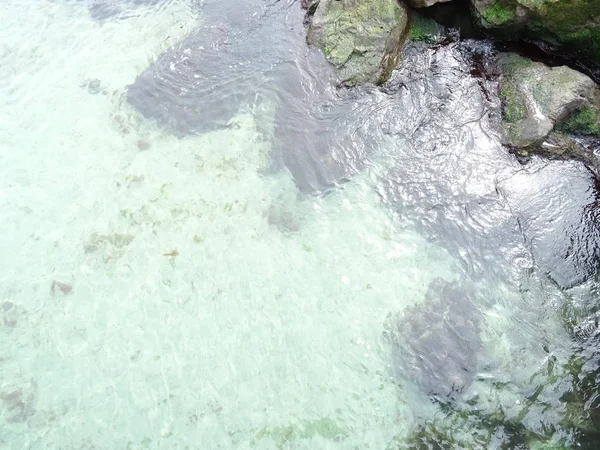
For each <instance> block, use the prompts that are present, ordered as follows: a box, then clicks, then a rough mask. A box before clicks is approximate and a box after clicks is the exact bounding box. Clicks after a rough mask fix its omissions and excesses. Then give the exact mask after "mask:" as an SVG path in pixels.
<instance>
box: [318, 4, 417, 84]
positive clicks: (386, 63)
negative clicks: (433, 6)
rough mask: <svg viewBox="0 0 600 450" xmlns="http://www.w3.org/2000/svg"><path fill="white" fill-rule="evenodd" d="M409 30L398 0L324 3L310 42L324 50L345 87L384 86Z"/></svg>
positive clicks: (402, 7) (320, 7)
mask: <svg viewBox="0 0 600 450" xmlns="http://www.w3.org/2000/svg"><path fill="white" fill-rule="evenodd" d="M313 8H314V7H313ZM309 12H310V10H309ZM407 26H408V15H407V12H406V9H405V8H404V6H403V5H401V4H400V3H399V2H398V0H361V1H358V0H320V1H319V3H318V5H317V6H316V9H315V11H314V15H313V16H312V18H311V19H310V25H309V28H308V35H307V40H308V43H309V44H313V45H316V46H319V47H320V48H322V49H323V52H324V53H325V57H326V58H327V60H328V61H329V62H330V63H331V64H332V65H333V66H334V67H335V69H336V71H337V73H338V75H339V77H340V79H341V81H342V82H343V83H344V84H346V85H351V86H353V85H356V84H363V83H374V84H382V83H384V82H385V81H386V80H387V79H388V78H389V77H390V75H391V73H392V71H393V70H394V68H395V67H396V65H397V64H398V59H399V58H400V50H401V48H402V43H403V42H404V40H405V38H406V32H407Z"/></svg>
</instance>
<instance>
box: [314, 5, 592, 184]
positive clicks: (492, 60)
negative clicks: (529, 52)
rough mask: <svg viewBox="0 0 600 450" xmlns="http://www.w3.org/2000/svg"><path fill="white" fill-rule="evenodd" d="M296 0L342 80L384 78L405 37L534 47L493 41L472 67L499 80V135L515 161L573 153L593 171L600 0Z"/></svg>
mask: <svg viewBox="0 0 600 450" xmlns="http://www.w3.org/2000/svg"><path fill="white" fill-rule="evenodd" d="M467 3H468V2H467ZM302 5H303V6H304V7H305V8H306V11H307V12H306V23H307V24H308V31H307V41H308V43H309V44H311V45H314V46H318V47H320V48H321V49H322V51H323V53H324V55H325V58H326V59H327V61H329V63H330V64H331V65H332V66H333V68H334V69H335V71H336V73H337V75H338V78H339V81H340V84H341V85H344V86H349V87H352V86H357V85H360V84H365V83H373V84H378V85H381V84H383V83H385V81H387V80H388V79H389V77H390V76H391V72H392V70H393V69H394V68H395V67H396V65H397V64H398V61H399V60H400V59H401V57H402V47H403V45H404V43H405V42H406V41H411V40H412V41H424V42H426V43H428V44H429V45H430V46H440V45H444V44H447V43H449V42H452V41H454V40H456V39H458V38H460V36H461V35H466V36H467V37H469V35H474V36H475V37H480V38H492V39H495V40H497V42H500V43H510V44H511V45H510V47H511V50H517V49H519V47H520V46H521V47H523V48H524V49H531V48H534V49H536V50H538V54H537V55H536V58H528V57H526V56H522V55H519V54H517V53H514V52H512V51H501V50H497V51H493V52H490V53H488V54H486V55H485V56H484V57H485V59H486V61H485V62H484V64H483V65H482V66H481V67H480V68H477V69H475V70H476V71H478V72H480V75H482V76H485V77H486V78H488V79H494V80H496V81H497V92H494V93H492V95H495V96H498V97H499V98H500V101H501V116H500V120H499V123H498V130H499V131H500V133H501V135H502V140H503V143H504V144H505V145H506V146H507V147H508V148H509V149H511V152H513V153H514V154H515V155H516V156H517V157H518V158H519V160H520V161H522V162H525V161H527V159H528V158H529V157H530V155H532V154H538V155H541V156H544V157H548V158H552V159H575V160H578V161H581V162H583V163H584V164H585V165H586V167H588V169H589V170H590V171H591V172H592V173H593V174H594V176H595V177H596V178H600V159H599V158H598V155H597V154H596V153H595V151H594V150H595V149H597V148H598V147H599V145H598V139H599V138H600V88H599V87H598V85H597V83H596V82H595V81H594V79H592V77H594V78H595V74H597V73H598V66H600V25H599V24H598V23H599V20H600V3H598V2H594V1H591V0H582V1H577V2H571V1H567V0H564V1H547V0H491V1H490V0H471V1H470V3H469V4H468V5H467V4H465V2H464V1H460V0H454V1H452V0H441V2H440V1H439V0H407V4H404V3H403V2H402V1H398V0H364V1H360V2H359V1H357V0H303V2H302ZM432 5H433V6H432ZM436 8H437V10H436ZM465 12H468V14H469V15H468V16H467V17H466V16H465ZM432 17H434V18H436V19H438V20H440V22H442V21H443V22H445V23H446V24H450V25H451V26H458V27H459V28H447V27H446V26H445V25H444V24H442V23H440V22H438V21H436V20H434V18H432ZM463 30H464V31H463ZM519 44H522V45H519ZM521 53H523V52H521ZM524 53H526V52H524ZM557 55H558V56H559V62H560V63H562V64H561V65H556V61H555V59H556V56H557ZM561 55H564V56H566V57H565V58H562V59H561V58H560V56H561ZM540 56H541V59H542V61H543V62H540V61H539V59H540ZM565 62H569V63H570V64H569V65H570V66H575V67H576V68H577V69H584V70H576V69H575V68H573V67H569V66H567V65H565V64H564V63H565ZM483 72H485V73H483ZM584 72H586V73H584ZM590 75H591V77H590ZM582 138H584V139H582Z"/></svg>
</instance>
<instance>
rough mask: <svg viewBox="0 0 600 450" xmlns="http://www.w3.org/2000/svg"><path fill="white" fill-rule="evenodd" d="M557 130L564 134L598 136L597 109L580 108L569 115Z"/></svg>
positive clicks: (599, 126) (599, 130)
mask: <svg viewBox="0 0 600 450" xmlns="http://www.w3.org/2000/svg"><path fill="white" fill-rule="evenodd" d="M558 130H559V131H562V132H564V133H572V134H583V135H590V136H600V113H599V111H598V109H597V108H593V107H586V108H582V109H580V110H578V111H575V112H574V113H573V114H571V115H570V116H569V118H568V119H567V120H565V122H564V123H563V124H561V125H560V126H559V127H558Z"/></svg>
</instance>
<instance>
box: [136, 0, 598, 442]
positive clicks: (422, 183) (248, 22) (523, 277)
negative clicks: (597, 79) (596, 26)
mask: <svg viewBox="0 0 600 450" xmlns="http://www.w3.org/2000/svg"><path fill="white" fill-rule="evenodd" d="M442 8H445V7H442V6H440V7H439V9H438V11H442ZM201 11H202V14H201V15H202V24H201V25H200V26H199V27H198V29H196V30H193V31H192V32H191V33H190V34H189V36H188V37H186V38H185V39H184V40H183V41H181V42H180V43H178V44H176V45H175V46H173V47H172V48H170V49H169V50H167V51H166V52H165V53H163V54H162V55H160V56H158V58H157V59H156V61H155V62H153V63H152V64H151V65H150V66H149V67H148V68H147V69H146V70H145V71H144V72H142V73H141V74H140V75H139V76H138V77H137V79H136V80H135V82H134V83H133V84H132V85H131V86H130V87H129V88H128V93H127V99H128V101H129V103H130V104H131V105H132V106H133V107H134V108H136V109H137V110H138V111H139V112H140V113H141V114H142V115H143V116H144V117H145V118H147V119H150V120H155V121H157V122H158V124H159V125H160V126H162V127H164V128H166V129H168V130H170V131H171V132H172V133H174V134H175V135H177V136H179V137H181V138H182V139H185V137H186V136H191V135H196V134H202V133H205V132H209V131H213V130H219V129H227V128H228V127H230V126H231V124H230V121H231V119H232V118H233V117H234V116H235V115H236V114H237V113H238V112H239V111H242V110H245V111H250V112H252V113H253V114H254V115H255V116H256V118H257V121H258V122H259V123H261V124H262V130H263V133H264V135H265V136H266V138H267V139H268V141H269V142H270V143H271V147H272V152H271V159H272V168H271V170H272V171H273V172H278V171H282V170H283V171H285V172H287V173H289V175H290V176H291V177H292V178H293V179H294V181H295V183H296V185H297V187H298V189H299V192H300V195H301V196H305V197H311V196H321V195H327V194H331V193H332V192H337V191H343V190H344V189H346V187H347V186H348V185H352V184H353V183H354V182H355V181H354V180H355V178H356V177H358V176H359V175H366V178H367V179H368V183H369V189H372V190H373V191H374V192H376V193H377V194H378V196H379V198H380V201H381V204H382V206H383V207H384V208H386V210H387V211H388V213H389V215H390V217H391V218H393V220H394V221H395V222H396V223H397V224H398V226H400V227H411V228H415V229H417V230H419V231H420V233H422V234H423V235H424V236H426V238H427V239H429V240H430V241H432V242H435V243H437V244H439V245H440V246H442V247H444V248H446V249H447V250H448V251H449V252H450V253H451V254H452V255H453V256H454V257H455V258H457V260H458V261H460V265H461V268H462V271H463V276H462V279H461V281H460V284H456V285H455V284H452V285H450V284H444V283H445V282H440V283H438V284H437V285H433V284H432V286H431V288H430V290H429V291H428V294H427V296H426V298H425V300H424V302H425V303H424V304H423V305H420V306H417V307H415V308H414V309H407V310H405V311H404V316H402V317H401V318H399V319H398V320H397V321H396V322H394V324H392V325H390V326H389V329H388V330H387V333H388V334H389V335H390V336H392V339H391V341H393V345H395V346H396V351H392V353H393V355H394V358H395V359H397V360H400V362H399V363H397V364H398V365H399V366H400V369H398V373H400V374H401V377H404V378H406V379H409V380H412V381H414V382H415V383H416V384H417V385H418V386H419V387H420V388H421V389H422V390H423V391H425V393H426V394H428V395H429V394H433V395H434V396H435V397H436V398H437V399H438V400H439V398H440V397H443V398H444V399H445V400H444V402H446V400H448V399H452V396H455V395H456V393H457V392H458V393H462V392H466V391H467V389H468V388H469V386H470V385H471V383H472V382H473V381H472V380H473V379H476V378H478V377H479V381H480V382H482V383H483V385H484V386H485V385H486V381H485V380H486V378H485V377H481V376H480V375H481V373H482V372H485V371H486V370H487V371H488V373H492V374H493V377H492V378H493V379H494V380H496V381H495V382H492V381H490V382H489V383H488V387H490V389H491V387H492V386H494V388H495V386H496V385H495V384H494V383H496V382H497V383H507V384H510V383H511V379H510V376H509V375H506V374H504V375H503V374H501V373H500V372H494V370H495V369H494V363H493V362H489V364H487V365H486V364H484V365H483V367H484V368H485V369H486V370H483V369H482V365H481V363H480V361H481V359H482V357H481V356H480V355H481V352H482V351H483V350H482V348H483V345H482V343H481V341H480V335H481V334H482V328H483V324H484V322H485V319H484V310H486V309H488V308H491V307H493V305H498V304H499V305H502V304H503V302H507V303H506V304H505V305H504V306H509V305H512V303H510V302H508V300H506V299H503V298H502V297H501V296H500V297H499V296H497V295H493V294H491V291H492V288H491V286H494V285H496V284H498V283H505V284H507V285H509V286H510V287H511V288H512V289H513V290H514V291H515V292H518V293H519V295H521V299H522V304H521V307H522V308H523V311H522V313H521V314H519V313H517V315H516V318H515V320H516V323H515V325H514V328H515V330H516V337H513V338H512V339H514V340H519V339H521V340H523V342H524V344H523V345H524V347H531V348H535V352H538V353H539V354H541V355H543V356H544V357H545V358H546V357H547V358H549V361H550V360H551V361H555V362H553V363H552V364H553V366H552V367H554V365H556V366H557V367H558V365H559V363H558V362H557V361H558V360H557V358H561V361H562V362H563V366H564V367H567V365H568V362H570V361H572V360H573V358H578V360H581V361H584V363H583V366H581V367H580V369H581V371H580V372H578V373H577V374H576V375H575V374H574V372H569V370H572V369H563V372H561V374H562V375H556V373H557V372H558V369H556V371H553V370H554V369H552V370H551V369H548V373H550V375H549V379H551V380H554V381H547V382H546V383H547V384H544V383H541V382H540V383H539V384H537V385H536V384H535V383H533V384H531V385H528V386H526V387H522V389H524V390H525V391H528V390H529V391H528V392H529V393H528V394H527V398H528V400H527V403H526V404H527V408H530V409H532V410H533V409H535V408H538V410H543V411H546V409H552V408H554V412H553V413H552V414H550V416H549V418H548V422H547V423H546V424H543V425H542V426H541V428H544V426H548V427H550V428H552V427H554V428H553V429H554V430H555V432H556V433H559V434H560V433H563V437H564V436H567V437H568V439H567V440H566V441H567V442H570V443H574V442H576V441H577V440H578V439H579V442H581V443H583V444H582V445H584V446H582V447H581V448H593V447H590V445H592V444H590V442H592V441H593V439H592V438H590V437H589V436H597V435H596V434H594V433H595V432H594V431H592V430H590V429H588V430H587V431H586V432H587V434H585V433H586V432H584V431H581V429H580V428H578V427H577V426H576V425H572V424H570V425H564V424H565V422H564V421H562V422H561V419H557V418H556V415H557V414H558V411H560V410H561V408H562V409H564V408H565V404H567V403H568V402H569V400H563V399H567V398H569V395H571V397H577V399H578V400H572V401H573V402H576V401H581V398H586V399H587V400H586V401H587V402H588V403H587V405H588V406H586V408H587V411H588V412H590V414H591V415H592V416H593V419H594V420H596V416H594V414H597V413H596V412H595V411H596V410H597V408H598V404H597V403H598V402H597V395H596V394H594V395H596V396H593V397H591V398H590V397H589V394H590V392H592V391H595V390H596V389H597V380H595V378H594V377H595V374H597V360H598V356H597V351H596V349H597V343H596V341H597V339H596V338H595V337H591V338H590V336H596V334H595V333H596V331H595V328H597V322H594V321H593V320H592V322H589V320H588V319H589V314H594V313H595V311H596V310H597V309H598V308H597V305H598V298H597V292H598V281H597V279H596V277H597V271H598V263H599V259H600V222H599V209H598V207H599V200H598V198H599V197H598V195H599V192H598V185H597V182H596V181H595V180H594V177H593V176H592V174H591V173H590V172H589V171H588V170H587V169H586V167H585V166H584V165H583V164H581V163H578V162H572V161H548V160H543V159H539V158H536V157H534V158H532V160H531V161H529V162H528V163H527V164H526V165H522V164H520V163H519V162H518V161H517V160H516V158H515V157H514V155H512V154H510V152H509V151H508V150H507V149H506V148H504V147H503V146H502V145H501V144H500V139H499V135H498V132H497V130H498V123H499V105H500V102H499V99H498V96H497V85H496V80H494V79H493V77H490V78H486V77H483V78H482V77H480V76H473V75H474V73H473V66H474V64H477V62H478V61H481V60H482V58H483V59H485V58H487V57H488V55H492V54H493V53H494V52H496V51H497V50H498V47H497V46H494V44H492V43H490V42H487V41H481V40H473V39H467V38H465V37H463V39H461V40H457V41H455V42H450V43H448V44H447V45H444V46H439V47H436V48H428V47H427V46H425V45H424V44H407V46H406V47H405V49H404V52H403V57H402V61H401V63H400V65H399V67H398V68H397V69H396V71H395V72H394V74H393V76H392V79H391V80H390V81H389V82H388V83H386V84H385V85H383V86H382V87H374V86H365V87H360V88H356V89H351V90H349V89H345V88H341V87H338V86H337V85H336V81H335V78H334V76H333V74H332V73H331V72H330V69H329V67H328V66H327V65H326V63H325V61H324V58H323V56H322V55H321V53H320V52H318V51H317V50H315V49H311V48H308V47H307V46H306V44H305V40H304V36H305V29H304V26H303V14H304V13H303V11H302V10H301V9H300V5H299V2H288V1H284V0H281V1H268V2H267V1H259V0H252V1H246V2H234V1H230V0H222V1H216V0H215V1H210V0H207V1H206V2H204V3H203V4H202V10H201ZM442 12H443V11H442ZM440 14H441V13H440ZM446 15H448V14H446ZM467 35H468V36H471V35H472V36H477V32H476V31H474V30H469V32H468V33H467ZM502 45H503V46H505V47H503V48H505V49H506V48H512V47H510V45H509V44H502ZM507 46H508V47H507ZM560 61H561V60H556V62H557V63H559V62H560ZM475 75H477V74H475ZM268 106H271V107H272V108H273V109H272V112H271V115H269V113H268V111H269V108H268ZM271 125H272V126H271ZM265 176H267V177H268V176H269V173H268V172H267V173H265ZM584 299H585V301H584ZM510 307H513V306H510ZM564 311H569V313H568V314H571V315H570V316H568V317H569V318H575V319H577V318H578V317H579V316H581V320H582V321H585V320H587V322H585V324H586V325H585V327H587V328H586V330H588V331H586V332H585V333H583V334H584V335H585V339H583V341H584V342H585V345H584V346H583V347H577V346H578V345H579V344H577V342H579V341H577V339H576V337H574V336H573V330H575V328H571V329H569V327H568V326H565V330H564V334H563V335H562V336H560V337H559V338H557V337H548V340H547V342H532V341H529V339H530V336H532V335H533V334H531V335H530V334H529V332H530V330H531V328H532V327H534V326H535V320H536V315H540V316H547V315H561V314H562V313H563V312H564ZM578 315H579V316H578ZM569 320H570V319H569ZM569 320H567V319H565V323H567V322H569ZM575 322H577V324H576V325H573V326H579V328H578V329H580V328H581V326H580V325H578V323H579V322H578V321H577V320H575ZM594 327H595V328H594ZM590 330H591V331H590ZM569 333H571V334H569ZM575 334H576V333H575ZM580 334H581V333H580ZM573 349H575V350H573ZM555 354H556V355H559V356H554V355H555ZM547 355H550V356H547ZM483 359H485V358H484V357H483ZM448 361H451V362H450V363H448ZM407 362H408V363H407ZM548 367H550V363H548ZM569 367H570V366H569ZM582 367H585V369H583V368H582ZM573 370H574V369H573ZM536 376H537V375H536ZM560 376H563V377H564V379H565V380H566V379H569V380H571V381H572V380H573V377H575V378H576V379H577V380H584V379H585V380H586V381H585V385H578V388H581V389H580V390H579V391H578V390H577V389H575V388H573V389H571V390H569V388H568V387H565V386H566V385H562V388H558V387H557V386H558V384H560V383H559V382H557V381H556V379H557V378H556V377H560ZM503 377H504V378H503ZM569 377H570V378H569ZM577 377H579V378H577ZM556 383H558V384H556ZM565 383H566V382H565ZM567 384H568V383H567ZM554 387H556V389H558V390H559V391H560V390H561V389H562V392H563V394H564V395H563V396H562V397H561V399H559V400H557V399H556V398H554V399H553V400H552V401H551V400H549V399H548V398H545V399H544V400H542V397H544V396H549V397H551V394H550V392H551V391H552V389H554ZM583 391H585V392H584V393H582V392H583ZM569 393H570V394H569ZM586 396H588V397H586ZM478 399H479V396H475V397H472V398H471V401H472V403H473V404H472V405H471V404H470V405H471V406H473V405H475V406H474V408H475V409H477V408H478V407H479V406H477V405H479V403H478V402H479V401H480V400H478ZM538 399H539V401H538ZM461 401H464V399H463V400H461ZM444 402H443V403H444ZM544 402H546V403H544ZM552 402H554V403H552ZM450 403H452V402H450ZM584 403H585V402H584ZM458 404H461V403H460V401H458ZM465 405H466V404H465V403H463V404H462V406H461V407H462V408H464V407H466V406H465ZM548 405H550V406H548ZM568 407H569V406H567V407H566V408H568ZM530 409H527V410H526V409H525V407H523V409H522V412H523V411H524V412H523V413H522V414H516V415H515V416H514V417H513V418H512V419H511V420H512V421H508V419H507V422H502V421H500V422H494V423H491V422H490V423H491V425H489V424H488V425H489V426H490V427H492V428H493V429H494V430H498V429H500V428H502V429H504V430H505V431H506V430H509V429H510V426H512V427H513V431H514V430H517V431H514V433H513V434H512V435H511V436H512V437H511V436H509V435H510V433H509V432H508V431H507V432H506V436H505V438H499V442H501V445H502V446H501V447H497V448H529V447H518V445H521V444H519V442H521V441H522V442H525V441H526V440H527V439H530V440H531V439H532V438H531V436H533V435H537V436H538V437H539V436H541V435H544V436H548V435H550V436H554V435H555V434H556V433H546V434H544V433H543V432H542V431H541V430H540V426H539V424H532V422H531V421H529V422H528V421H527V420H526V415H527V413H528V411H529V410H530ZM584 409H585V408H584ZM481 410H485V407H484V406H481ZM457 411H463V413H464V411H465V410H464V409H462V410H460V408H457ZM555 413H556V414H555ZM457 414H458V413H457ZM490 414H491V415H493V414H492V413H490ZM469 417H471V416H469ZM478 417H479V419H481V417H480V416H478ZM496 417H497V416H496ZM515 417H517V419H518V420H515ZM479 419H478V420H479ZM465 420H466V422H463V425H464V423H467V424H468V423H470V422H469V420H472V419H465ZM473 420H474V419H473ZM481 420H483V419H481ZM509 423H510V426H509V425H508V424H509ZM593 423H594V426H597V425H598V423H597V422H593ZM560 424H563V425H562V426H564V429H561V430H562V431H560V432H559V431H556V430H557V428H556V427H559V428H560V426H561V425H560ZM494 427H495V428H494ZM429 435H430V437H431V436H432V435H434V433H433V432H429ZM516 435H519V436H520V438H518V439H517V438H515V437H514V436H516ZM584 435H585V436H584ZM586 436H587V437H586ZM503 439H504V440H503ZM511 439H516V440H511ZM519 439H521V441H519V442H517V441H518V440H519ZM540 439H541V438H540ZM547 439H550V438H547ZM586 439H587V440H586ZM594 439H595V438H594ZM499 445H500V444H499ZM510 445H514V446H513V447H511V446H510ZM522 445H525V444H522ZM586 446H587V447H586ZM423 448H425V447H423ZM436 448H445V447H436ZM448 448H449V447H448ZM474 448H486V447H477V446H475V447H474ZM494 448H496V447H494ZM531 448H533V447H531ZM552 448H558V447H552Z"/></svg>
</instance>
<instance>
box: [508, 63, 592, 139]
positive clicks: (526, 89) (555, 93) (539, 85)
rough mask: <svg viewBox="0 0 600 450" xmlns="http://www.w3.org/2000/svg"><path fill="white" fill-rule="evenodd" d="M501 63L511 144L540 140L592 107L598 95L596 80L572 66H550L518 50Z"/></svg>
mask: <svg viewBox="0 0 600 450" xmlns="http://www.w3.org/2000/svg"><path fill="white" fill-rule="evenodd" d="M499 64H500V67H501V70H502V73H503V76H502V77H501V80H500V87H499V93H500V97H501V99H502V100H503V125H504V131H505V142H506V143H507V144H508V145H511V146H514V147H528V146H531V145H534V144H540V143H541V141H542V140H543V139H544V138H545V137H546V136H547V135H548V134H549V133H550V131H552V129H553V128H554V126H555V125H557V124H561V123H562V122H563V121H565V120H566V119H567V118H568V117H569V116H570V115H571V114H572V113H573V112H575V111H578V110H581V109H582V108H586V107H588V108H589V107H591V106H592V105H593V104H594V102H595V101H596V98H597V97H598V88H597V86H596V83H594V81H592V80H591V79H590V78H589V77H588V76H586V75H584V74H582V73H579V72H577V71H575V70H573V69H570V68H568V67H565V66H560V67H549V66H546V65H545V64H542V63H540V62H534V61H531V60H528V59H526V58H523V57H521V56H518V55H516V54H514V53H507V54H502V55H501V56H500V58H499Z"/></svg>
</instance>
